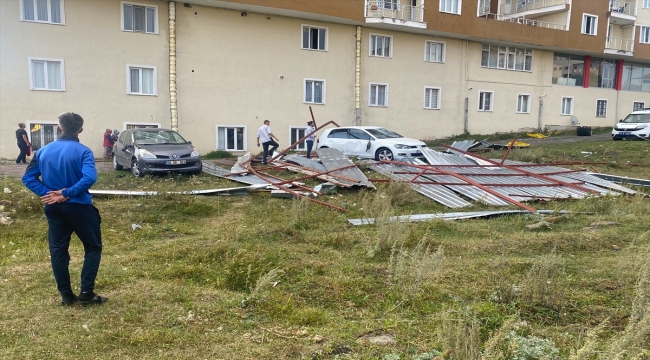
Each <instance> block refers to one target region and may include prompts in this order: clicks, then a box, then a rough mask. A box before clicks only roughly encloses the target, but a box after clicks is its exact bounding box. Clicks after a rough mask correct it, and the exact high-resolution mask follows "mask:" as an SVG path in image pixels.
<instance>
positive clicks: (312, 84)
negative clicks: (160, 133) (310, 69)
mask: <svg viewBox="0 0 650 360" xmlns="http://www.w3.org/2000/svg"><path fill="white" fill-rule="evenodd" d="M303 92H304V97H303V99H304V101H303V102H304V103H305V104H325V80H318V79H305V85H304V91H303Z"/></svg>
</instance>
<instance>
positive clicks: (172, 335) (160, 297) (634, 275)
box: [0, 141, 650, 360]
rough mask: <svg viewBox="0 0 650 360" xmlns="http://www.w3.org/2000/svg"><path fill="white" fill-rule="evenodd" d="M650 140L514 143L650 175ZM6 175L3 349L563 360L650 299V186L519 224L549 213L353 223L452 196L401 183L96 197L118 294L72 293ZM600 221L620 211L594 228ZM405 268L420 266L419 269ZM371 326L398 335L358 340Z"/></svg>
mask: <svg viewBox="0 0 650 360" xmlns="http://www.w3.org/2000/svg"><path fill="white" fill-rule="evenodd" d="M648 149H650V148H649V147H648V144H647V143H644V142H612V141H609V142H593V143H591V142H590V143H583V144H580V143H574V144H562V145H557V146H552V147H549V146H543V147H542V146H539V147H534V148H530V149H517V150H513V151H512V152H511V153H510V155H509V159H513V160H525V161H552V160H554V161H579V160H588V161H603V162H607V163H611V165H594V167H595V168H597V169H598V170H599V171H601V172H603V173H611V174H618V175H630V176H633V177H640V178H646V179H650V159H649V157H648ZM580 151H591V152H593V154H592V155H590V156H589V157H586V158H585V157H584V154H581V153H580ZM502 155H503V152H494V153H490V154H488V157H495V158H500V157H501V156H502ZM628 161H629V162H631V163H638V164H640V165H641V166H634V167H631V166H628V165H626V164H627V162H628ZM583 167H584V166H583ZM573 168H580V166H577V167H573ZM281 174H282V176H283V177H285V178H288V175H287V174H286V173H281ZM369 176H370V177H374V178H376V177H379V175H377V174H372V175H370V173H369ZM0 181H1V182H2V188H9V189H10V190H11V193H9V194H6V193H0V199H1V200H9V201H11V202H12V206H11V209H5V211H9V212H10V216H11V217H12V218H13V219H14V220H15V222H14V223H13V224H12V225H9V226H4V225H0V308H2V309H3V311H2V312H0V358H3V359H68V358H98V359H118V358H119V359H162V358H166V359H226V358H230V359H334V358H339V359H342V358H350V359H384V358H385V356H386V355H399V356H400V357H401V359H412V358H415V356H417V355H418V354H424V353H431V354H433V353H434V352H433V351H432V350H434V349H435V350H438V351H444V350H447V349H451V350H453V352H452V355H451V358H452V359H461V360H466V359H478V358H480V357H481V356H483V358H485V359H499V358H501V359H510V358H515V355H514V354H516V351H520V350H521V349H519V350H517V349H513V348H512V344H513V343H515V342H514V340H508V339H518V341H531V343H532V341H533V340H531V339H536V338H540V339H547V340H550V341H552V342H553V343H554V346H555V347H557V349H558V350H559V356H560V358H562V359H567V358H569V356H570V355H571V353H572V352H573V351H575V350H576V349H579V348H581V347H582V346H583V345H584V344H585V341H586V339H587V337H586V335H587V332H588V331H589V330H592V329H594V328H596V327H597V326H598V325H599V324H601V323H602V322H604V321H605V320H606V319H607V323H606V325H604V327H603V331H602V333H601V334H600V335H599V336H596V337H595V339H596V340H595V341H596V345H595V346H596V349H597V350H598V351H599V352H601V353H602V354H603V355H601V357H600V358H601V359H605V358H606V357H604V356H606V354H609V352H608V351H610V350H611V349H613V348H615V346H618V345H621V344H624V343H625V341H624V340H625V339H628V338H625V339H623V338H621V334H623V331H624V330H625V329H626V327H629V326H631V324H632V325H634V321H635V320H634V319H636V318H637V317H638V316H636V315H635V314H638V313H639V311H641V310H643V311H645V314H646V317H647V316H650V315H649V314H650V285H649V284H650V278H649V277H647V275H646V277H643V276H641V275H640V274H642V270H643V264H645V266H650V258H649V255H648V252H649V249H650V230H649V228H648V220H647V219H648V218H647V213H648V212H649V211H650V201H648V200H647V199H644V198H643V197H641V196H631V197H605V198H590V199H585V200H574V201H557V202H549V203H537V204H533V206H534V207H536V208H539V209H556V210H560V209H566V210H571V211H573V212H574V213H573V215H571V216H567V219H566V220H565V221H563V222H559V223H554V224H552V225H551V228H548V229H542V230H534V231H533V230H528V229H526V225H528V224H532V223H534V222H537V221H539V219H538V218H537V217H535V216H531V215H522V216H509V217H501V218H494V219H477V220H468V221H458V222H444V221H430V222H424V223H413V224H391V223H380V224H377V225H375V226H365V227H353V226H350V225H348V223H347V221H346V219H349V218H358V217H363V216H368V215H370V216H377V215H381V214H382V213H384V214H386V213H387V212H390V213H392V214H398V215H402V214H410V213H435V212H445V211H447V212H448V211H450V209H447V208H445V207H443V206H441V205H438V204H436V203H434V202H432V201H430V200H429V199H427V198H425V197H423V196H420V195H418V194H417V193H414V192H413V191H412V190H410V189H408V188H404V187H403V186H400V185H398V184H392V185H389V184H382V185H380V186H379V187H378V190H377V191H376V192H373V191H368V190H362V191H357V190H350V189H338V190H337V191H336V192H335V193H333V194H329V195H325V196H324V197H322V198H321V200H324V201H326V202H328V203H331V204H334V205H337V206H340V207H343V208H346V209H348V212H347V213H339V212H336V211H333V210H330V209H328V208H325V207H323V206H319V205H316V204H312V203H309V202H304V201H292V200H287V199H276V198H271V197H270V195H269V194H268V193H256V194H252V195H251V196H246V197H217V196H195V197H191V196H181V195H161V196H152V197H105V198H102V197H95V205H96V206H97V207H98V208H99V210H100V211H101V215H102V233H103V242H104V253H103V258H102V264H101V267H100V271H99V276H98V279H97V287H96V291H97V292H98V293H99V294H101V295H103V296H107V297H108V298H109V302H108V303H106V304H104V305H103V306H97V307H88V308H83V307H80V306H73V307H69V308H62V307H60V306H58V301H59V299H58V293H57V291H56V285H55V284H54V280H53V277H52V274H51V269H50V263H49V258H48V256H49V253H48V248H47V242H46V240H45V237H46V233H47V224H46V220H45V217H44V215H43V212H42V207H41V205H40V203H39V201H38V199H37V198H36V197H35V196H34V195H33V194H31V193H30V192H28V191H27V190H26V189H25V188H24V187H23V186H22V184H21V183H20V182H19V180H18V179H14V178H9V177H3V178H1V180H0ZM308 184H309V185H313V184H315V182H308ZM233 186H237V185H236V184H235V183H232V182H229V181H226V180H222V179H218V178H215V177H212V176H210V175H207V174H201V175H200V176H197V177H190V176H185V175H168V176H146V177H144V178H139V179H136V178H133V177H132V176H131V175H130V173H129V172H128V171H120V172H110V173H102V174H100V177H99V180H98V182H97V184H96V185H95V186H94V188H96V189H138V190H157V191H163V192H164V191H184V190H191V189H211V188H221V187H233ZM487 209H490V208H489V207H487V206H484V205H480V204H475V205H474V206H473V207H472V208H471V210H487ZM13 210H15V212H13ZM467 210H470V209H467ZM595 221H616V222H618V223H620V225H619V226H614V227H604V228H601V229H598V230H584V228H585V227H587V226H589V225H590V224H591V223H592V222H595ZM132 224H139V225H141V228H140V229H137V230H135V231H134V230H132V227H131V226H132ZM379 242H381V244H380V245H381V246H377V244H378V243H379ZM613 245H616V247H613ZM440 247H442V248H443V249H444V260H443V261H442V264H441V266H440V268H436V269H434V270H436V271H430V272H427V271H426V270H431V269H428V268H425V267H424V266H423V264H430V263H431V262H430V261H429V260H430V259H431V256H433V254H434V253H435V252H436V251H438V250H439V249H440ZM369 249H375V251H373V252H369V251H368V250H369ZM70 251H71V255H72V260H71V264H70V269H71V274H72V279H73V286H77V287H78V282H79V273H80V268H81V263H82V260H83V249H82V246H81V244H80V242H79V241H78V239H76V237H74V236H73V241H72V245H71V249H70ZM399 251H401V252H399ZM427 259H429V260H427ZM398 269H402V270H398ZM404 269H410V271H412V272H413V273H415V272H419V271H420V272H422V273H426V274H427V276H425V277H423V278H422V279H421V281H416V279H415V278H412V279H409V278H408V273H409V272H408V271H403V270H404ZM644 279H645V280H644ZM644 281H645V282H644ZM638 284H641V285H643V286H646V287H645V288H644V287H638ZM644 284H645V285H644ZM407 285H408V286H407ZM637 288H641V290H643V289H646V291H647V292H643V291H637V290H635V289H637ZM405 289H407V290H405ZM644 294H645V295H644ZM635 299H636V300H635ZM639 299H641V300H639ZM644 299H645V300H644ZM634 304H637V305H634ZM638 304H641V306H640V307H639V305H638ZM633 305H634V306H633ZM643 311H641V313H642V314H643ZM635 316H636V317H635ZM649 327H650V325H649V324H648V323H647V322H645V323H643V322H639V324H638V325H637V327H635V328H633V329H632V330H630V331H633V333H635V334H642V335H641V336H642V337H641V340H638V339H637V340H636V341H637V342H636V345H634V344H632V345H630V344H628V345H625V344H624V345H625V346H627V349H628V350H630V351H637V352H639V351H641V350H639V348H640V347H643V346H645V348H646V349H647V348H648V344H649V343H650V337H648V332H649V331H650V329H649ZM510 331H514V332H515V335H510ZM644 331H645V333H644ZM378 333H390V334H392V335H394V336H395V338H396V343H395V344H391V345H385V346H380V345H373V344H370V343H367V342H361V341H358V340H359V338H361V337H362V336H364V335H366V334H378ZM643 334H645V335H643ZM509 336H510V337H509ZM513 336H515V337H513ZM630 337H631V335H630ZM521 339H524V340H521ZM526 339H528V340H526ZM628 340H629V339H628ZM639 344H641V345H639ZM644 344H645V345H644ZM621 346H623V345H621ZM481 352H484V354H483V355H479V354H480V353H481ZM495 354H496V355H495ZM631 355H632V353H630V358H632V357H631ZM634 355H636V353H635V354H634ZM645 356H646V358H648V355H645ZM584 358H585V359H589V358H591V359H595V358H597V356H596V355H592V357H584ZM612 358H613V357H609V358H607V359H612ZM573 359H578V358H573ZM638 359H643V357H638Z"/></svg>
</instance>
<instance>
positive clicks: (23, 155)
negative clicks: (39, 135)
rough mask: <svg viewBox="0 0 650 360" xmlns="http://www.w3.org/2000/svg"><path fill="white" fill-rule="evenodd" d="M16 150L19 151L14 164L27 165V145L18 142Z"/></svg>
mask: <svg viewBox="0 0 650 360" xmlns="http://www.w3.org/2000/svg"><path fill="white" fill-rule="evenodd" d="M18 148H19V149H20V154H18V158H17V159H16V164H20V163H23V164H26V163H27V144H25V143H24V142H19V143H18Z"/></svg>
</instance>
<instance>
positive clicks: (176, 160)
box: [113, 128, 203, 177]
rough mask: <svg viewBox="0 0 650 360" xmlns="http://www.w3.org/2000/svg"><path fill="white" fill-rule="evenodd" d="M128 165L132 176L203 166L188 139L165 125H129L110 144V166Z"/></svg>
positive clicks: (197, 169) (192, 169) (195, 171)
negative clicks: (156, 126) (135, 127)
mask: <svg viewBox="0 0 650 360" xmlns="http://www.w3.org/2000/svg"><path fill="white" fill-rule="evenodd" d="M123 167H126V168H130V169H131V173H132V174H133V176H135V177H141V176H144V174H146V173H155V172H168V171H178V172H188V173H193V174H198V173H200V172H201V170H202V169H203V167H202V164H201V157H200V155H199V152H198V151H197V150H196V148H195V147H194V146H192V142H191V141H186V140H185V139H184V138H183V137H182V136H181V135H180V134H179V133H177V132H176V131H172V130H165V129H151V128H148V129H130V130H125V131H123V132H122V133H121V134H120V137H119V138H118V140H117V142H115V144H114V145H113V168H114V169H115V170H121V169H122V168H123Z"/></svg>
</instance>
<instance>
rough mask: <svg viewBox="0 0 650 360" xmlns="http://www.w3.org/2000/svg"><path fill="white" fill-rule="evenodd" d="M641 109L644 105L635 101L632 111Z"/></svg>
mask: <svg viewBox="0 0 650 360" xmlns="http://www.w3.org/2000/svg"><path fill="white" fill-rule="evenodd" d="M648 1H650V0H648ZM643 109H645V103H644V102H642V101H635V102H634V104H633V105H632V111H639V110H643Z"/></svg>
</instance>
